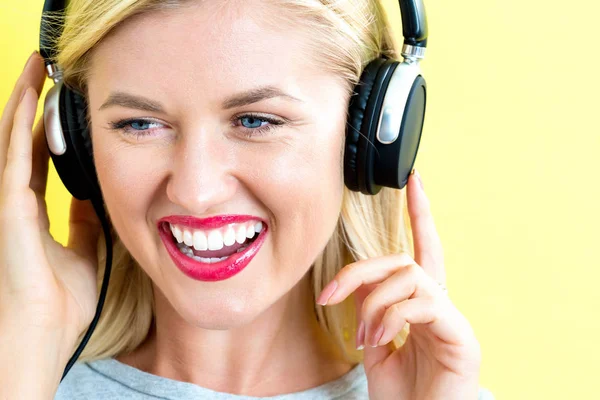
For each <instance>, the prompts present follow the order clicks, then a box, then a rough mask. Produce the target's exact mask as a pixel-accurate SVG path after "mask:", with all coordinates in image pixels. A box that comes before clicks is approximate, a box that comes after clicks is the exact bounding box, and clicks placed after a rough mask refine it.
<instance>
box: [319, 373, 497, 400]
mask: <svg viewBox="0 0 600 400" xmlns="http://www.w3.org/2000/svg"><path fill="white" fill-rule="evenodd" d="M346 383H347V385H346V391H344V396H342V397H331V398H335V399H338V398H340V399H341V398H343V399H352V400H368V399H369V388H368V383H367V377H366V373H365V370H364V367H363V364H359V366H358V367H357V368H355V373H354V376H353V377H352V379H349V380H346ZM323 398H330V397H323ZM477 400H496V398H495V397H494V395H493V394H492V392H490V391H489V390H488V389H486V388H483V387H480V388H479V393H478V395H477Z"/></svg>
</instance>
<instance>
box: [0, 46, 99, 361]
mask: <svg viewBox="0 0 600 400" xmlns="http://www.w3.org/2000/svg"><path fill="white" fill-rule="evenodd" d="M44 82H45V67H44V62H43V59H42V57H41V56H40V55H39V54H38V53H34V54H33V55H32V56H31V57H30V59H29V61H28V63H27V64H26V66H25V69H24V70H23V72H22V74H21V76H20V77H19V79H18V81H17V83H16V84H15V87H14V90H13V93H12V95H11V96H10V99H9V100H8V102H7V104H6V107H5V109H4V112H3V114H2V119H1V120H0V342H2V336H3V330H8V329H9V327H15V328H16V329H25V330H32V329H33V330H36V331H38V332H53V333H56V332H60V333H61V335H60V336H61V337H64V338H69V340H68V341H72V343H62V345H63V346H65V349H72V347H73V346H74V345H75V344H76V343H75V340H76V339H77V337H78V335H80V334H81V333H82V332H83V331H84V330H85V329H86V328H87V326H88V325H89V323H90V322H91V320H92V318H93V316H94V312H95V309H96V301H97V299H96V298H97V286H96V273H97V242H98V236H99V234H100V232H101V225H100V222H99V220H98V218H97V216H96V214H95V212H94V209H93V207H92V206H91V204H90V202H89V201H79V200H77V199H74V198H73V200H72V202H71V209H70V222H69V228H70V232H69V241H68V245H67V247H64V246H62V245H61V244H60V243H58V242H57V241H55V240H54V239H53V238H52V236H51V235H50V232H49V226H50V223H49V220H48V213H47V210H46V201H45V199H44V195H45V191H46V183H47V178H48V160H49V154H48V148H47V145H46V139H45V132H44V126H43V117H42V118H40V120H39V122H38V124H37V126H36V128H35V131H33V132H32V127H33V123H34V119H35V114H36V110H37V103H38V93H41V92H42V89H43V87H44ZM22 95H23V96H24V97H23V98H22ZM21 98H22V100H20V99H21ZM10 329H12V328H10ZM25 332H26V331H25ZM57 345H58V343H57ZM70 351H72V350H69V352H70Z"/></svg>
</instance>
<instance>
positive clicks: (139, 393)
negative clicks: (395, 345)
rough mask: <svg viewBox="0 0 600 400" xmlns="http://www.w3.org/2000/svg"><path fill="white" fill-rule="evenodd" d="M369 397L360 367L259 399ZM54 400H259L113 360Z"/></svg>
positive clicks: (79, 374) (79, 371) (81, 369)
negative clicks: (298, 389)
mask: <svg viewBox="0 0 600 400" xmlns="http://www.w3.org/2000/svg"><path fill="white" fill-rule="evenodd" d="M368 398H369V392H368V389H367V377H366V375H365V369H364V366H363V364H358V365H356V366H355V367H354V368H353V369H351V370H350V371H349V372H347V373H346V374H345V375H343V376H341V377H340V378H338V379H336V380H334V381H331V382H327V383H325V384H323V385H321V386H317V387H315V388H312V389H307V390H303V391H301V392H295V393H288V394H282V395H278V396H272V397H262V399H270V400H312V399H344V400H364V399H368ZM54 399H55V400H75V399H77V400H79V399H82V400H83V399H85V400H107V399H111V400H112V399H126V400H147V399H168V400H182V399H209V400H256V399H260V398H259V397H249V396H240V395H234V394H229V393H223V392H215V391H214V390H210V389H205V388H203V387H200V386H198V385H195V384H192V383H188V382H180V381H176V380H173V379H169V378H164V377H161V376H157V375H153V374H149V373H147V372H144V371H141V370H139V369H137V368H134V367H132V366H129V365H127V364H124V363H122V362H120V361H118V360H116V359H114V358H108V359H105V360H97V361H92V362H86V363H76V364H75V365H74V366H73V368H71V370H70V371H69V373H68V374H67V376H66V378H65V379H64V380H63V381H62V383H61V384H60V386H59V387H58V391H57V393H56V397H55V398H54ZM478 400H495V399H494V396H493V395H492V394H491V393H490V392H489V391H488V390H485V389H480V391H479V398H478Z"/></svg>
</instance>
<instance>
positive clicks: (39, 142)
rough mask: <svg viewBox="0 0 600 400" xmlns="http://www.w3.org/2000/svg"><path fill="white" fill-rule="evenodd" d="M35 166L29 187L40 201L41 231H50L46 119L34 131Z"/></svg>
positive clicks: (41, 120)
mask: <svg viewBox="0 0 600 400" xmlns="http://www.w3.org/2000/svg"><path fill="white" fill-rule="evenodd" d="M32 152H33V153H32V156H33V164H32V172H31V182H30V184H29V187H30V188H31V190H33V191H34V192H35V195H36V197H37V199H38V210H39V219H40V229H43V230H48V229H49V228H50V221H49V219H48V211H47V207H46V186H47V183H48V160H49V158H50V156H49V153H48V147H47V145H46V133H45V131H44V118H43V117H41V118H40V119H39V121H38V123H37V125H36V127H35V129H34V131H33V150H32Z"/></svg>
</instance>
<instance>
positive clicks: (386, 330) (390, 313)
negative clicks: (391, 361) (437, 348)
mask: <svg viewBox="0 0 600 400" xmlns="http://www.w3.org/2000/svg"><path fill="white" fill-rule="evenodd" d="M407 322H408V323H409V324H411V329H414V325H417V324H425V325H427V326H426V328H427V329H428V330H429V331H430V333H431V335H432V337H435V338H436V340H441V341H442V342H444V343H447V344H452V345H462V344H464V343H465V342H466V340H465V339H466V338H469V339H470V338H471V337H472V334H473V332H472V329H471V328H470V325H469V324H468V322H466V320H465V318H464V317H463V316H462V315H461V314H460V313H459V312H458V311H457V310H456V308H455V307H454V305H453V304H452V303H451V302H450V300H449V299H448V298H445V297H439V296H437V297H434V296H424V297H416V298H414V299H408V300H404V301H402V302H400V303H396V304H393V305H392V306H390V307H389V308H387V310H386V311H385V314H384V316H383V318H382V321H381V325H380V326H379V329H382V332H383V333H382V334H381V335H380V336H379V338H378V340H377V341H376V343H373V344H374V345H378V346H381V345H385V344H387V343H390V342H391V341H392V339H394V337H396V335H397V334H398V333H399V332H400V331H401V330H402V328H404V325H405V324H406V323H407ZM465 322H466V323H465Z"/></svg>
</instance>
